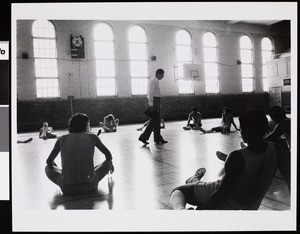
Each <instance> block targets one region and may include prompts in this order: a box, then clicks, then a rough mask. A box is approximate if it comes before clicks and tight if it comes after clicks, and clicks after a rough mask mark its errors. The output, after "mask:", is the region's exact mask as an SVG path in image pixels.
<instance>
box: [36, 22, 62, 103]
mask: <svg viewBox="0 0 300 234" xmlns="http://www.w3.org/2000/svg"><path fill="white" fill-rule="evenodd" d="M32 37H33V55H34V66H35V78H36V96H37V98H56V97H59V96H60V92H59V85H58V71H57V47H56V35H55V29H54V26H53V24H52V23H51V22H49V21H48V20H36V21H34V22H33V24H32Z"/></svg>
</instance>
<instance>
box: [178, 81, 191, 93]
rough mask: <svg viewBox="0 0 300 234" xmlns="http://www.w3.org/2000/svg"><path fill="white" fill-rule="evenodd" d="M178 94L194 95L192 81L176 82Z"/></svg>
mask: <svg viewBox="0 0 300 234" xmlns="http://www.w3.org/2000/svg"><path fill="white" fill-rule="evenodd" d="M178 87H179V93H180V94H189V93H194V82H193V81H192V80H178Z"/></svg>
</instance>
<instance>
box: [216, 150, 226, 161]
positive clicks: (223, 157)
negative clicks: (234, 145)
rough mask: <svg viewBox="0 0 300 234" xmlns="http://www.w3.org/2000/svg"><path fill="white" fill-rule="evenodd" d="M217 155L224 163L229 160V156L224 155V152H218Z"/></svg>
mask: <svg viewBox="0 0 300 234" xmlns="http://www.w3.org/2000/svg"><path fill="white" fill-rule="evenodd" d="M216 155H217V157H218V158H219V159H220V160H222V161H225V160H226V158H227V154H224V153H222V152H220V151H217V152H216Z"/></svg>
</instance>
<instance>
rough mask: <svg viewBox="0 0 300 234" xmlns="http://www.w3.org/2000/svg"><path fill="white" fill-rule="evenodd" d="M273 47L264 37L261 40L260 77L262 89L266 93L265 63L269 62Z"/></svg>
mask: <svg viewBox="0 0 300 234" xmlns="http://www.w3.org/2000/svg"><path fill="white" fill-rule="evenodd" d="M273 53H274V46H273V44H272V41H271V40H270V39H269V38H268V37H264V38H263V39H262V40H261V54H262V56H261V57H262V71H263V72H262V73H263V74H262V77H263V89H264V91H266V92H268V91H269V87H268V70H267V62H268V61H270V60H271V59H272V57H273Z"/></svg>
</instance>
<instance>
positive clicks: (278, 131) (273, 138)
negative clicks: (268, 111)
mask: <svg viewBox="0 0 300 234" xmlns="http://www.w3.org/2000/svg"><path fill="white" fill-rule="evenodd" d="M282 134H284V126H283V124H281V123H279V124H277V125H276V127H275V128H274V130H273V131H272V132H271V133H270V134H269V135H267V136H266V137H265V140H266V141H272V142H274V141H276V140H277V139H278V138H279V137H280V136H281V135H282Z"/></svg>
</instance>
